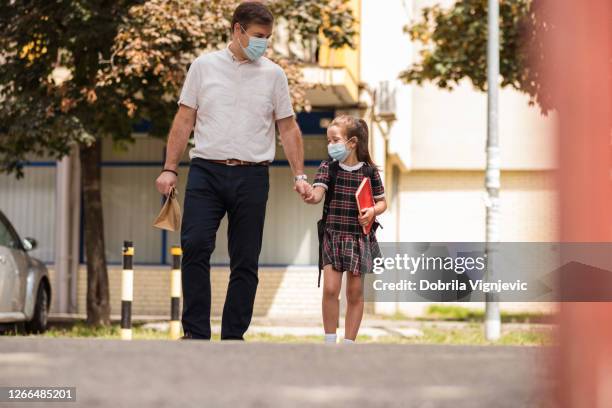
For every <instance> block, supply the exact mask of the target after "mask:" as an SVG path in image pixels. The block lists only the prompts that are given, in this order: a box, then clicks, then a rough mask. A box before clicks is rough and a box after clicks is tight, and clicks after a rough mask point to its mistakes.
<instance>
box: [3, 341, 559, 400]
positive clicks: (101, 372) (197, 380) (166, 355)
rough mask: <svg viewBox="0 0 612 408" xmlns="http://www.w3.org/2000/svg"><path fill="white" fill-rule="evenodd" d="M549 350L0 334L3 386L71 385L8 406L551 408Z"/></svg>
mask: <svg viewBox="0 0 612 408" xmlns="http://www.w3.org/2000/svg"><path fill="white" fill-rule="evenodd" d="M550 353H551V350H550V349H547V348H536V347H501V346H499V347H498V346H496V347H486V346H485V347H480V346H438V345H431V346H429V345H382V344H354V345H343V344H338V345H325V344H273V343H220V342H212V343H208V342H202V341H174V342H172V341H157V340H139V341H136V340H134V341H121V340H95V339H51V338H36V337H25V338H20V337H4V338H0V385H1V386H28V385H29V386H74V387H76V399H77V401H76V402H71V403H58V402H54V403H52V404H49V403H47V404H45V403H26V402H18V403H16V402H9V403H2V402H0V406H9V407H17V408H21V407H27V406H34V407H42V406H51V407H60V406H67V407H77V406H78V407H81V406H82V407H113V408H115V407H141V406H142V407H181V408H182V407H199V408H200V407H213V408H216V407H335V408H337V407H352V408H355V407H370V406H371V407H423V408H429V407H453V408H460V407H470V408H472V407H499V408H501V407H536V406H537V407H542V406H553V404H551V403H550V402H549V399H548V398H547V393H549V392H550V390H551V388H552V386H553V382H552V380H551V376H550V369H549V368H548V364H549V363H550V361H551V356H550Z"/></svg>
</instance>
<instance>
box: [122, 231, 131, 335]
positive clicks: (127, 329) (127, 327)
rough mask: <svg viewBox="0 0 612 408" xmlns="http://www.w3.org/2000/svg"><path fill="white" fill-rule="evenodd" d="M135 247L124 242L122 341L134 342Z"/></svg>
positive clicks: (128, 242)
mask: <svg viewBox="0 0 612 408" xmlns="http://www.w3.org/2000/svg"><path fill="white" fill-rule="evenodd" d="M133 259H134V245H133V244H132V241H123V271H122V272H121V339H122V340H132V298H133V295H134V269H133V268H134V267H133Z"/></svg>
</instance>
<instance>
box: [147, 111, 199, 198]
mask: <svg viewBox="0 0 612 408" xmlns="http://www.w3.org/2000/svg"><path fill="white" fill-rule="evenodd" d="M195 120H196V110H195V109H192V108H190V107H188V106H186V105H180V106H179V109H178V112H176V115H174V121H173V122H172V127H171V128H170V134H169V135H168V144H167V146H166V162H165V164H164V169H170V170H174V171H177V169H178V166H179V163H180V161H181V157H182V156H183V153H184V152H185V148H186V147H187V142H188V141H189V135H190V134H191V131H192V130H193V126H194V124H195ZM155 185H156V187H157V191H159V192H160V193H161V194H164V195H166V194H168V193H169V192H170V188H171V187H174V186H176V175H175V174H174V173H171V172H169V171H164V172H162V173H161V174H160V175H159V177H158V178H157V180H156V181H155Z"/></svg>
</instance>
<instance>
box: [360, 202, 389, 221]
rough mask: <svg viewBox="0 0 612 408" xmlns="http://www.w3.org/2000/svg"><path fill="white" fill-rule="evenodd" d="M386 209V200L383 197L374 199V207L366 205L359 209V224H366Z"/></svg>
mask: <svg viewBox="0 0 612 408" xmlns="http://www.w3.org/2000/svg"><path fill="white" fill-rule="evenodd" d="M386 209H387V201H386V200H385V199H384V198H380V199H378V200H376V201H375V203H374V207H368V208H364V209H363V210H361V214H359V224H360V225H368V224H369V223H370V222H371V221H372V219H373V218H374V217H376V216H377V215H380V214H382V213H384V212H385V210H386Z"/></svg>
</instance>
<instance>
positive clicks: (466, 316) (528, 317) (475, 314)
mask: <svg viewBox="0 0 612 408" xmlns="http://www.w3.org/2000/svg"><path fill="white" fill-rule="evenodd" d="M383 318H386V319H391V320H415V319H414V318H410V317H408V316H406V315H404V314H403V313H401V312H398V313H396V314H394V315H391V316H383ZM483 319H484V310H482V309H471V308H467V307H461V306H447V305H431V306H429V307H428V308H427V310H426V313H425V316H423V317H417V318H416V320H420V321H431V320H434V321H456V322H482V321H483ZM501 320H502V323H550V322H551V321H552V316H551V315H549V314H546V313H534V312H507V311H502V312H501Z"/></svg>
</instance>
